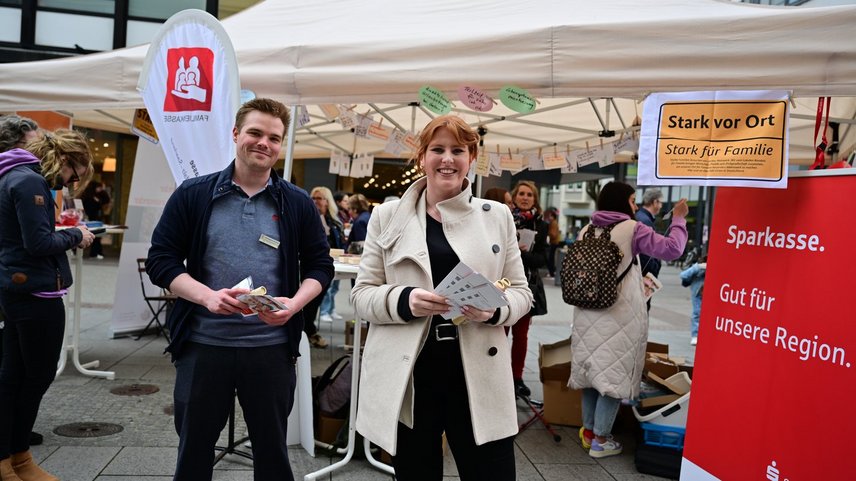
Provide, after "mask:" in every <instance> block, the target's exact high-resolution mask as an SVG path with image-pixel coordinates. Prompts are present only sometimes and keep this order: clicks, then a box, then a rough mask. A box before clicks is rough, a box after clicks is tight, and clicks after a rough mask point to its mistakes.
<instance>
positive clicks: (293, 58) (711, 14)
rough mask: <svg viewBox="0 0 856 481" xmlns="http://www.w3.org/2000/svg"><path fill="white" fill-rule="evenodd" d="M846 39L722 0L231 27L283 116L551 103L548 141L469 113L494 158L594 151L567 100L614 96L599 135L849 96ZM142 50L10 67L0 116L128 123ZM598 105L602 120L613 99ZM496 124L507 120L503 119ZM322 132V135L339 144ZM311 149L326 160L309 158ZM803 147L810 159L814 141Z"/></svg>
mask: <svg viewBox="0 0 856 481" xmlns="http://www.w3.org/2000/svg"><path fill="white" fill-rule="evenodd" d="M853 25H856V6H853V5H847V6H832V7H820V8H803V7H799V8H793V7H769V6H757V5H749V4H742V3H734V2H729V1H719V0H661V1H658V2H644V3H642V2H638V1H637V0H602V1H598V2H591V1H582V0H530V1H528V2H520V1H513V0H469V1H467V2H460V1H458V0H432V1H430V2H387V1H385V0H362V1H360V2H356V1H353V0H316V1H313V2H303V1H299V0H267V1H264V2H261V3H259V4H257V5H255V6H254V7H251V8H249V9H247V10H244V11H243V12H240V13H238V14H236V15H233V16H232V17H229V18H227V19H225V20H224V21H223V26H224V28H225V29H226V31H227V32H228V33H229V35H230V37H231V39H232V42H233V44H234V46H235V50H236V53H237V56H238V61H239V71H240V76H241V82H242V88H245V89H250V90H252V91H254V92H255V93H256V95H257V96H260V97H262V96H263V97H273V98H276V99H279V100H282V101H284V102H286V103H289V104H318V103H331V102H335V103H348V104H350V103H366V102H382V103H383V104H382V105H380V108H381V109H388V108H390V107H393V106H395V105H397V103H403V104H407V103H409V102H414V101H416V100H417V93H418V91H419V88H420V87H422V86H424V85H431V86H434V87H436V88H439V89H441V90H443V91H445V92H446V93H447V94H448V95H449V97H450V99H453V100H454V98H455V95H454V92H455V91H456V89H457V88H458V87H459V86H461V85H473V86H476V87H479V88H481V89H483V90H486V91H487V92H489V93H490V94H492V95H494V96H496V94H497V92H498V90H499V89H501V88H502V87H504V86H506V85H516V86H519V87H523V88H526V89H528V90H529V91H530V92H531V93H532V94H534V95H536V96H537V97H539V99H541V102H542V103H541V105H540V106H539V108H538V111H536V114H535V115H533V116H532V117H530V118H529V120H530V122H540V123H545V124H550V125H551V126H552V127H544V126H543V125H542V126H539V125H536V124H533V123H529V124H526V123H523V122H501V123H494V121H493V119H491V118H490V117H489V115H481V116H478V115H476V114H475V113H469V114H466V115H467V119H468V120H469V121H471V122H473V123H482V122H489V123H491V124H493V125H489V126H488V129H489V132H491V133H492V134H493V135H492V137H489V140H488V145H491V146H492V145H493V144H494V143H497V144H501V145H502V147H503V148H504V147H505V146H506V145H508V144H511V145H508V146H509V147H514V148H521V149H528V148H534V147H538V146H544V145H550V144H552V143H559V144H560V145H564V144H571V145H572V146H575V147H579V146H583V145H584V142H585V141H590V142H598V140H597V136H596V135H592V133H593V132H596V131H598V130H601V129H602V128H603V125H602V124H601V123H600V122H599V121H598V120H597V117H596V116H595V114H594V111H593V110H592V108H591V105H589V103H588V101H587V100H585V99H582V101H581V103H580V104H576V105H574V106H572V107H569V108H567V109H562V110H553V111H551V110H549V109H550V108H552V107H553V106H555V105H557V104H564V103H567V102H569V100H570V98H573V97H576V98H579V97H594V98H595V99H597V98H599V97H616V98H617V100H616V102H617V104H616V105H615V109H616V110H618V111H620V112H621V113H622V115H623V120H619V119H618V118H617V117H616V116H615V110H613V113H612V115H611V116H609V117H607V118H608V119H611V120H606V122H611V123H610V129H615V130H620V129H621V128H623V127H624V126H626V124H629V123H630V122H631V121H632V119H633V117H634V116H635V112H636V106H635V104H634V102H633V101H632V100H621V99H636V100H638V99H642V98H644V96H645V95H646V94H647V93H649V92H653V91H685V90H726V89H727V90H738V89H741V90H758V89H783V90H791V91H793V92H794V95H795V96H797V97H813V96H818V95H832V96H856V37H854V36H853V35H852V30H853ZM147 48H148V45H142V46H138V47H132V48H126V49H120V50H115V51H110V52H103V53H98V54H91V55H86V56H79V57H73V58H66V59H57V60H48V61H40V62H24V63H16V64H2V65H0V111H14V110H65V111H73V112H75V114H76V115H75V123H76V124H77V125H87V124H91V126H95V125H98V126H103V123H104V120H106V119H107V117H105V116H104V115H101V114H98V115H95V116H92V115H89V114H88V113H87V112H90V113H91V112H94V111H99V110H100V111H106V115H108V116H113V117H116V118H118V121H119V123H120V124H121V122H123V121H124V119H127V120H130V119H131V116H130V114H129V113H128V112H129V111H127V110H126V111H124V112H123V111H122V110H121V109H131V108H138V107H142V106H143V104H142V99H141V97H140V95H139V94H138V93H137V91H136V84H137V79H138V77H139V75H140V70H141V66H142V63H143V59H144V57H145V54H146V50H147ZM595 103H596V105H599V106H601V114H605V111H604V110H603V108H604V107H605V106H604V105H603V103H604V101H603V100H596V101H595ZM804 103H805V104H806V106H805V109H804V110H805V112H806V114H811V113H813V110H812V109H813V105H811V101H809V100H808V99H807V100H806V101H805V102H804ZM458 106H460V103H458ZM854 108H856V107H854V102H853V99H841V101H838V100H836V101H834V102H833V116H839V117H845V118H852V117H853V115H854V114H856V110H854ZM364 109H365V107H363V106H362V105H361V106H359V107H357V111H359V112H360V113H363V112H364ZM640 110H641V109H640ZM313 112H314V111H313ZM394 112H395V113H390V114H389V115H390V116H396V117H395V118H397V119H398V120H397V121H398V122H399V123H402V124H404V125H405V126H406V127H408V128H410V126H411V124H413V125H415V126H416V127H417V128H418V127H419V126H421V125H424V123H425V122H426V119H427V118H426V117H425V114H424V113H422V112H421V111H419V109H412V108H396V109H395V110H394ZM542 112H543V113H542ZM490 114H491V115H502V116H508V115H511V114H513V112H511V111H509V110H507V109H505V108H504V106H502V105H499V106H497V108H495V109H494V111H492V112H491V113H490ZM413 115H416V116H417V119H416V121H415V122H414V121H412V120H411V119H412V116H413ZM801 122H802V123H803V124H806V125H808V124H809V123H810V124H811V125H812V126H813V121H801ZM622 123H623V124H624V125H622ZM313 124H315V131H316V132H321V133H323V132H324V131H330V133H331V134H335V133H336V132H334V131H336V130H341V128H340V127H339V126H338V125H335V124H334V125H326V126H325V125H323V122H320V124H319V123H318V122H316V120H313ZM796 124H797V122H795V121H794V120H793V117H792V131H793V127H799V128H800V129H802V130H808V131H809V132H808V134H809V135H808V137H810V134H811V132H810V131H811V128H810V127H811V126H809V127H808V128H807V127H806V126H805V125H803V126H801V127H800V126H797V125H796ZM574 128H576V129H578V130H579V129H582V130H587V131H588V133H583V132H579V131H574V130H573V129H574ZM119 130H126V128H124V126H123V128H120V129H119ZM331 138H332V139H335V136H333V137H331ZM515 138H516V140H514V139H515ZM851 138H852V137H851ZM494 139H497V140H494ZM500 139H504V140H500ZM523 139H530V140H531V139H534V140H535V141H534V142H531V141H528V140H523ZM298 140H299V141H300V142H301V143H302V144H303V145H302V146H301V144H298V155H299V156H303V157H306V156H313V155H315V152H316V151H320V152H324V151H325V150H326V149H329V148H330V147H331V145H330V143H329V142H326V141H325V140H322V139H320V138H319V136H318V135H316V134H309V133H307V132H306V130H305V129H304V131H303V133H300V134H299V139H298ZM334 142H336V143H339V144H341V146H342V147H343V150H347V151H353V150H357V151H372V150H376V149H377V146H376V145H363V146H362V147H358V148H356V149H354V148H353V147H354V144H353V139H352V138H349V139H347V140H342V141H341V142H338V141H335V140H334ZM312 144H315V145H318V146H320V148H319V149H316V151H313V150H312V149H309V146H310V145H312ZM803 144H804V145H805V148H806V149H807V153H808V154H809V155H810V154H811V152H812V151H813V149H811V145H812V142H811V141H810V140H807V141H805V142H803V143H801V144H800V145H803ZM795 153H796V152H794V149H793V148H792V154H791V156H792V157H794V154H795Z"/></svg>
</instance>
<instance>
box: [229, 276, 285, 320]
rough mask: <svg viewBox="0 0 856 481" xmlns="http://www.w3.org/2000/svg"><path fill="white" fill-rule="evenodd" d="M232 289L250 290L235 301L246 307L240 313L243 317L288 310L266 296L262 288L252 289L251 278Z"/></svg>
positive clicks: (248, 277) (265, 291)
mask: <svg viewBox="0 0 856 481" xmlns="http://www.w3.org/2000/svg"><path fill="white" fill-rule="evenodd" d="M232 289H250V292H248V293H246V294H240V295H238V296H237V297H236V299H238V300H239V301H241V302H243V303H244V304H246V305H247V309H245V310H243V311H242V312H241V314H243V315H244V316H254V315H256V314H258V313H259V312H271V311H281V310H286V309H288V306H286V305H285V304H283V303H281V302H279V301H278V300H276V299H275V298H273V297H272V296H270V295H268V293H267V289H265V287H264V286H261V287H257V288H254V287H253V276H247V277H246V279H244V280H242V281H241V282H239V283H237V284H236V285H235V287H233V288H232Z"/></svg>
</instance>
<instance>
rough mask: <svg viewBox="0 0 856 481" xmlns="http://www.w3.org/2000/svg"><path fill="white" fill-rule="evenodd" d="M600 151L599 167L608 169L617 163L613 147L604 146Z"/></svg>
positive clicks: (598, 157)
mask: <svg viewBox="0 0 856 481" xmlns="http://www.w3.org/2000/svg"><path fill="white" fill-rule="evenodd" d="M598 150H600V153H599V154H598V155H597V165H599V166H601V167H608V166H610V165H612V164H614V163H615V152H614V151H613V150H612V146H611V145H607V146H604V147H602V148H600V149H598Z"/></svg>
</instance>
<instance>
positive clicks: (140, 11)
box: [128, 0, 205, 20]
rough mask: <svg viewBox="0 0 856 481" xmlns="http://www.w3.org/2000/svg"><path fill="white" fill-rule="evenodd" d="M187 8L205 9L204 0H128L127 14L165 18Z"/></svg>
mask: <svg viewBox="0 0 856 481" xmlns="http://www.w3.org/2000/svg"><path fill="white" fill-rule="evenodd" d="M188 8H196V9H198V10H205V0H129V1H128V16H131V17H141V18H156V19H159V20H166V19H168V18H169V17H171V16H172V15H173V14H175V13H178V12H180V11H182V10H186V9H188Z"/></svg>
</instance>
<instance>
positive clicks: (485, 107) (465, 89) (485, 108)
mask: <svg viewBox="0 0 856 481" xmlns="http://www.w3.org/2000/svg"><path fill="white" fill-rule="evenodd" d="M458 98H459V99H460V100H461V102H463V103H464V105H466V106H467V107H469V108H471V109H473V110H475V111H476V112H489V111H490V110H491V109H492V108H493V104H494V101H493V99H492V98H490V95H488V94H486V93H485V92H483V91H482V90H480V89H477V88H475V87H471V86H469V85H462V86H460V87H458Z"/></svg>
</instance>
